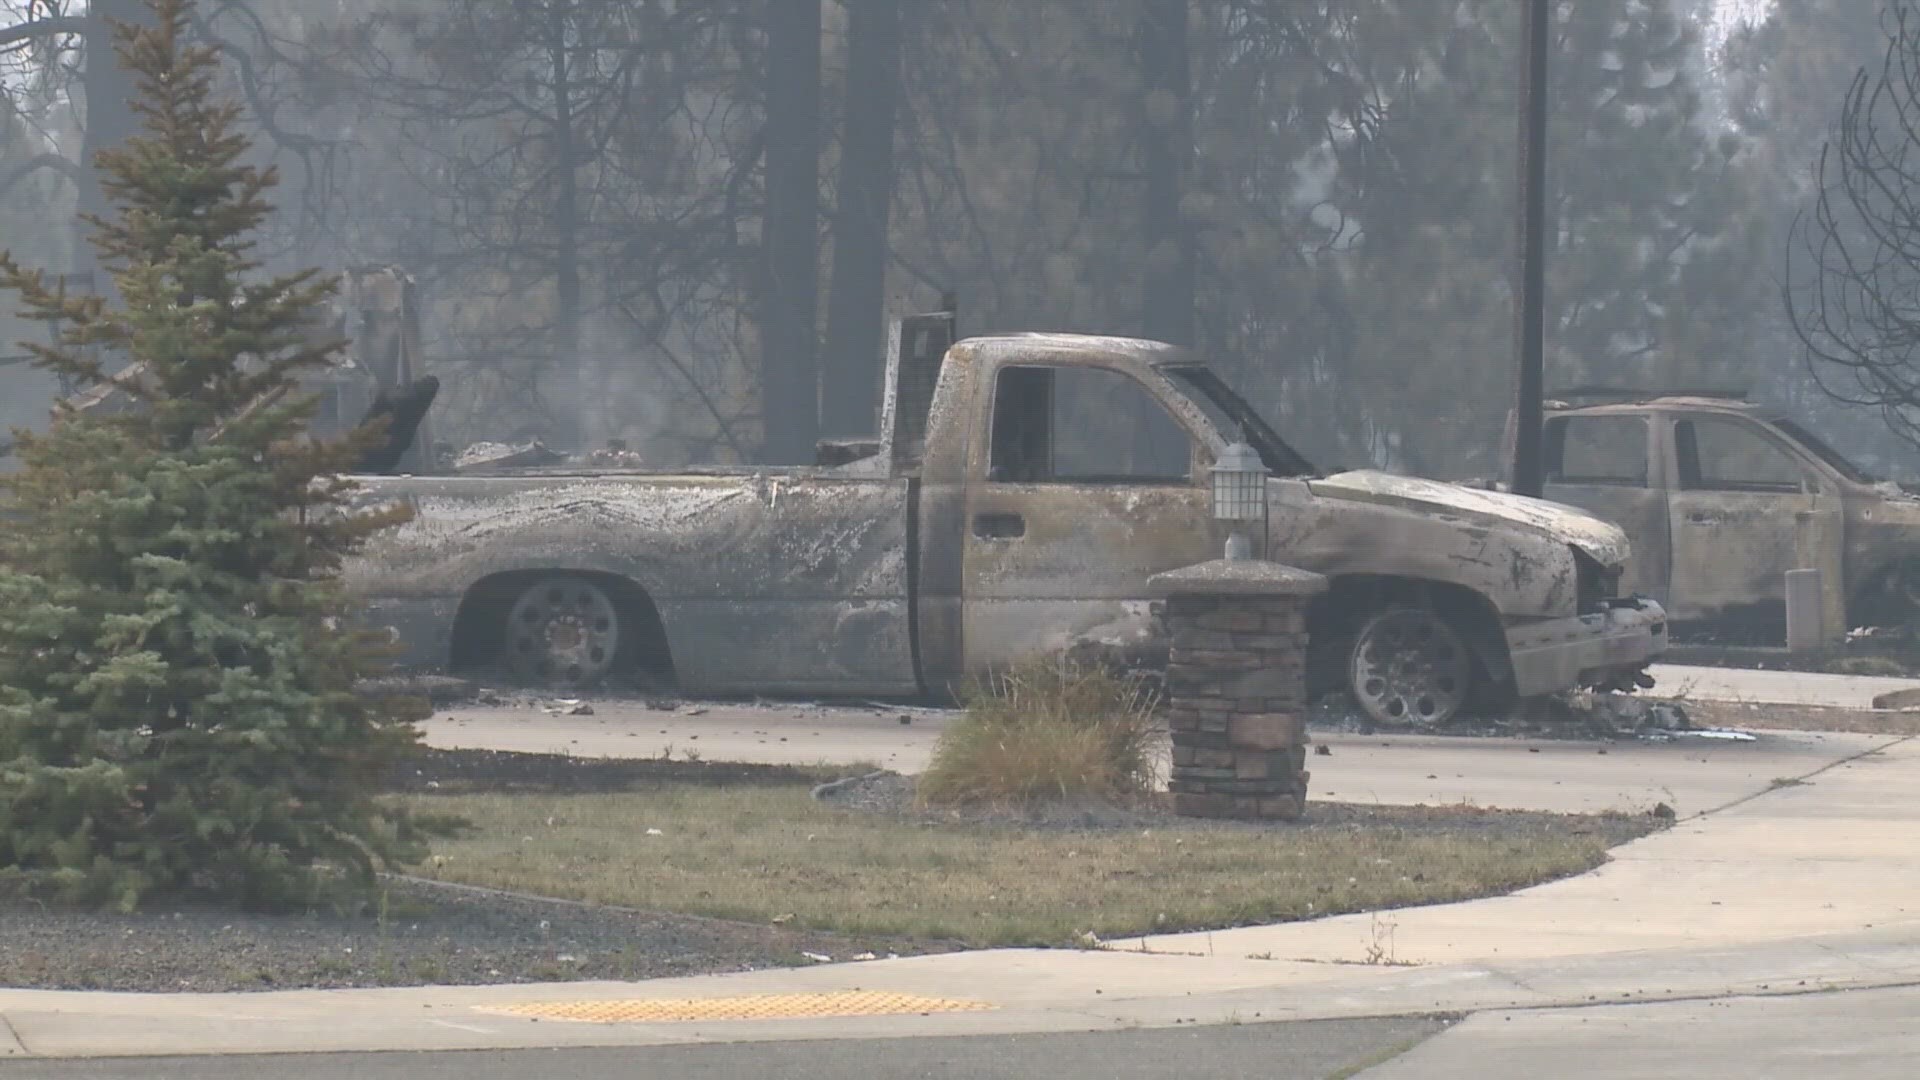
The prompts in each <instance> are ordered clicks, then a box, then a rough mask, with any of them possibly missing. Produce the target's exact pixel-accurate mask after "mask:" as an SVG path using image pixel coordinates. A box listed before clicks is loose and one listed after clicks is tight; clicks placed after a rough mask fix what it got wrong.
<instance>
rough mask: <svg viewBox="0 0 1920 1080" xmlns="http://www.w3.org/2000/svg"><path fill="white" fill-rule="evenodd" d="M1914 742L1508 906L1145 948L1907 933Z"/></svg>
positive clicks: (1786, 781) (1919, 756)
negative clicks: (1904, 929)
mask: <svg viewBox="0 0 1920 1080" xmlns="http://www.w3.org/2000/svg"><path fill="white" fill-rule="evenodd" d="M1916 777H1920V741H1915V740H1913V739H1904V740H1901V741H1899V742H1896V743H1893V744H1891V745H1889V746H1887V747H1885V748H1884V749H1881V750H1878V751H1875V752H1873V753H1869V754H1866V755H1863V756H1860V757H1856V758H1852V759H1849V760H1846V761H1843V762H1840V763H1839V764H1836V765H1834V766H1833V767H1831V768H1829V769H1827V770H1825V771H1822V772H1819V773H1815V774H1813V775H1811V776H1808V777H1806V778H1804V779H1801V778H1795V777H1791V776H1784V775H1783V776H1782V777H1781V778H1780V779H1781V782H1782V785H1783V786H1780V787H1777V788H1775V789H1773V790H1770V791H1768V792H1767V793H1766V794H1763V795H1760V796H1756V797H1755V798H1752V799H1750V800H1747V801H1744V802H1741V803H1738V804H1736V805H1734V806H1731V807H1729V808H1727V809H1725V810H1721V811H1719V812H1717V813H1714V814H1712V815H1710V816H1707V817H1704V818H1695V819H1692V820H1689V821H1683V822H1681V823H1679V824H1678V825H1676V826H1675V827H1674V828H1672V829H1669V830H1667V831H1665V832H1661V833H1656V834H1654V835H1652V836H1648V837H1645V838H1642V839H1640V840H1636V841H1634V842H1632V843H1629V844H1626V845H1623V846H1622V847H1620V848H1618V849H1616V850H1615V851H1614V852H1613V858H1612V860H1611V861H1610V862H1608V863H1607V864H1606V865H1604V866H1602V867H1600V868H1599V869H1597V870H1595V871H1593V872H1591V873H1587V874H1582V875H1580V876H1578V877H1574V878H1567V879H1564V880H1561V881H1555V882H1549V883H1547V884H1545V885H1539V886H1535V887H1534V888H1531V889H1524V890H1522V891H1520V892H1517V893H1514V894H1512V895H1509V896H1503V897H1497V898H1494V899H1489V900H1476V901H1472V902H1469V903H1463V904H1447V905H1437V906H1433V907H1424V908H1413V909H1407V910H1403V911H1397V912H1391V913H1381V914H1375V915H1359V916H1341V917H1337V918H1331V919H1320V920H1316V921H1314V922H1308V923H1291V924H1287V925H1283V926H1265V927H1247V928H1243V929H1237V930H1224V931H1217V932H1213V933H1206V934H1174V935H1163V936H1157V937H1149V938H1146V939H1143V940H1142V941H1140V942H1136V943H1135V944H1136V945H1137V946H1138V947H1141V948H1145V949H1148V950H1152V951H1156V952H1184V953H1194V954H1213V953H1226V954H1229V955H1247V954H1261V955H1272V956H1274V957H1276V958H1280V959H1287V960H1312V961H1320V962H1325V963H1360V962H1365V961H1366V960H1368V959H1369V958H1372V957H1376V956H1379V957H1382V958H1384V959H1387V960H1390V961H1397V962H1405V963H1417V964H1447V963H1461V962H1468V961H1475V960H1486V959H1496V958H1497V959H1510V958H1516V957H1525V958H1546V957H1565V956H1579V955H1591V954H1597V953H1616V952H1630V951H1639V950H1655V949H1685V948H1698V947H1703V946H1731V945H1740V944H1755V943H1763V942H1772V941H1781V940H1786V939H1790V938H1795V937H1811V936H1816V935H1821V934H1833V933H1851V932H1864V931H1868V930H1873V929H1876V928H1887V927H1896V926H1910V927H1913V928H1915V930H1916V932H1920V800H1916V799H1914V798H1913V795H1912V790H1913V788H1912V785H1913V781H1914V779H1915V778H1916Z"/></svg>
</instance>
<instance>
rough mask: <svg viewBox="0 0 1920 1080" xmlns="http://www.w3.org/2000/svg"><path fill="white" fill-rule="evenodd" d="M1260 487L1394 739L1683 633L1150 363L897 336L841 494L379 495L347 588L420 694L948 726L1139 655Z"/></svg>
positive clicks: (793, 473) (1542, 520) (1614, 553)
mask: <svg viewBox="0 0 1920 1080" xmlns="http://www.w3.org/2000/svg"><path fill="white" fill-rule="evenodd" d="M1237 440H1244V441H1245V442H1247V443H1249V444H1250V445H1251V446H1252V447H1253V449H1254V450H1255V451H1256V452H1257V453H1258V455H1259V457H1260V459H1261V461H1262V463H1263V464H1264V465H1265V466H1266V468H1267V469H1268V470H1270V472H1271V478H1270V479H1269V481H1268V484H1267V493H1268V504H1269V510H1268V518H1269V520H1268V524H1267V528H1266V529H1265V530H1264V535H1263V536H1261V537H1259V539H1258V541H1257V542H1256V543H1255V545H1254V546H1255V552H1254V553H1255V555H1257V556H1264V557H1267V558H1271V559H1274V560H1277V561H1282V562H1286V563H1290V564H1294V565H1298V566H1302V567H1308V568H1311V569H1314V570H1317V571H1320V572H1322V573H1324V574H1327V575H1330V576H1331V577H1332V579H1333V587H1332V589H1331V591H1330V592H1329V593H1328V594H1327V595H1326V596H1324V597H1323V598H1321V599H1320V601H1319V602H1318V603H1317V604H1316V606H1315V608H1314V610H1313V611H1312V613H1311V616H1310V619H1311V627H1310V628H1311V633H1312V635H1313V639H1314V641H1315V643H1316V648H1315V655H1314V658H1313V659H1312V662H1311V665H1310V666H1311V669H1312V670H1311V672H1310V675H1311V678H1312V680H1313V681H1314V683H1315V684H1316V685H1317V686H1318V687H1319V688H1320V689H1322V690H1346V691H1348V692H1350V693H1352V695H1353V696H1354V698H1355V699H1356V700H1357V702H1358V703H1359V704H1360V705H1361V706H1362V707H1364V708H1365V709H1366V710H1368V711H1369V712H1370V713H1372V714H1374V715H1375V716H1377V717H1379V718H1382V719H1385V720H1399V721H1412V722H1423V723H1438V722H1442V721H1445V720H1446V719H1448V718H1450V717H1452V716H1453V715H1455V714H1456V713H1458V712H1459V711H1460V710H1461V709H1463V708H1468V707H1470V706H1475V705H1485V706H1496V705H1498V704H1499V703H1500V702H1502V701H1507V700H1512V699H1514V698H1516V697H1525V696H1533V695H1541V694H1548V693H1552V692H1556V691H1561V690H1568V689H1572V688H1575V687H1580V686H1608V687H1612V686H1627V685H1631V683H1632V682H1633V681H1634V679H1635V678H1636V676H1638V675H1640V673H1641V672H1642V671H1643V668H1644V666H1645V664H1646V663H1647V662H1648V661H1649V660H1650V659H1651V658H1653V657H1654V656H1656V655H1657V654H1659V653H1660V652H1661V651H1662V650H1663V649H1664V648H1665V646H1666V630H1665V615H1664V613H1663V612H1662V610H1661V609H1660V607H1659V606H1658V605H1657V604H1655V603H1652V602H1650V601H1642V600H1636V599H1620V598H1617V597H1616V596H1615V595H1614V593H1613V591H1612V586H1613V584H1614V583H1615V582H1616V581H1617V579H1618V576H1619V573H1620V570H1621V567H1622V564H1623V563H1625V561H1626V559H1627V555H1628V548H1627V544H1626V540H1625V537H1624V536H1623V535H1622V533H1621V531H1620V530H1619V529H1617V528H1615V527H1613V526H1611V525H1608V524H1605V523H1603V522H1601V521H1599V520H1598V519H1595V518H1593V517H1590V516H1588V515H1587V514H1585V513H1582V512H1580V511H1577V510H1573V509H1570V508H1567V507H1562V506H1555V505H1553V504H1550V503H1546V502H1540V501H1537V500H1530V499H1524V498H1519V497H1516V496H1512V495H1506V494H1502V493H1499V492H1489V491H1475V490H1470V489H1467V488H1463V487H1458V486H1454V485H1449V484H1442V483H1437V482H1431V481H1423V480H1413V479H1406V478H1401V477H1396V476H1390V475H1386V474H1383V473H1376V472H1348V473H1342V474H1339V475H1335V476H1320V475H1318V473H1317V472H1316V470H1315V469H1314V468H1313V467H1312V466H1311V465H1310V464H1309V463H1308V462H1307V461H1306V460H1304V459H1303V458H1302V457H1301V456H1300V455H1299V454H1297V453H1295V452H1294V451H1293V450H1292V449H1290V448H1289V447H1288V446H1287V445H1286V443H1284V442H1283V441H1282V440H1281V439H1280V438H1279V436H1278V435H1276V434H1275V433H1274V432H1273V430H1272V429H1271V428H1270V427H1269V426H1268V425H1267V424H1266V423H1265V422H1263V421H1262V420H1261V418H1260V417H1259V416H1258V415H1257V414H1256V413H1255V412H1254V410H1253V409H1252V408H1250V407H1249V406H1248V405H1247V404H1246V402H1245V401H1244V400H1243V399H1241V398H1240V397H1238V396H1237V395H1235V394H1234V393H1233V392H1232V391H1231V390H1229V389H1228V387H1227V386H1226V385H1225V384H1224V383H1223V382H1222V380H1221V379H1220V378H1218V377H1217V376H1216V375H1215V374H1214V373H1213V372H1211V371H1210V370H1209V369H1208V368H1206V367H1205V366H1203V365H1202V364H1200V363H1198V362H1196V361H1195V360H1193V359H1192V358H1190V357H1189V356H1188V354H1186V353H1184V352H1182V351H1181V350H1178V349H1175V348H1173V347H1170V346H1166V345H1160V344H1156V343H1152V342H1146V341H1135V340H1128V339H1121V338H1107V337H1086V336H1075V335H1065V334H1019V335H1008V336H998V337H980V338H972V339H968V340H964V341H959V342H957V343H956V342H954V340H953V331H952V321H951V318H950V317H941V316H924V317H916V318H912V319H908V320H904V321H903V322H902V323H901V324H899V325H898V326H897V327H896V331H895V334H894V344H893V347H892V350H891V356H890V359H889V363H888V378H887V385H886V387H885V397H884V408H883V415H882V418H881V434H880V437H879V439H878V440H877V441H875V442H873V443H871V444H868V445H861V446H852V447H849V446H847V445H844V444H842V445H836V446H833V447H829V448H827V449H828V450H830V451H831V455H832V456H831V458H830V460H832V461H835V462H838V463H837V464H830V465H821V466H815V467H807V468H786V469H777V468H746V469H731V470H708V471H698V472H686V473H679V474H661V473H648V472H644V471H639V470H618V469H591V468H580V467H571V466H567V465H556V466H549V467H543V468H533V469H524V470H502V471H498V472H495V473H492V474H485V475H459V476H381V477H369V478H366V480H365V485H366V496H367V497H368V498H369V499H373V500H378V501H389V502H390V501H393V500H404V501H406V502H408V503H410V504H411V505H412V507H413V509H414V511H415V516H414V518H413V520H412V521H411V522H410V523H408V524H407V525H405V526H403V527H401V528H399V529H397V530H395V531H393V532H391V533H389V534H386V535H384V536H383V537H382V538H381V539H379V540H378V541H377V542H376V543H375V544H374V545H373V546H372V547H371V548H370V549H369V550H368V551H367V552H366V553H365V555H364V556H363V557H361V558H359V559H358V560H356V561H355V562H354V563H352V564H351V565H350V566H349V567H348V569H347V578H348V583H349V584H350V586H351V587H352V588H353V589H355V590H356V591H357V593H358V595H359V596H361V597H362V598H363V599H364V603H365V606H366V609H367V611H368V613H369V615H370V616H371V617H372V618H373V619H374V620H376V622H377V623H378V624H380V625H386V626H390V627H392V628H394V630H395V631H396V632H397V633H398V635H399V637H400V638H401V640H402V641H404V642H405V643H406V645H407V646H408V647H410V649H411V651H412V654H413V656H414V657H415V659H416V661H417V662H419V663H421V664H424V665H427V666H429V667H437V668H447V667H451V668H453V669H456V670H457V669H462V668H465V669H479V670H502V669H504V670H505V671H507V672H510V673H512V674H513V675H515V676H517V677H518V678H520V679H522V680H524V681H528V682H534V683H541V684H547V685H556V684H557V685H583V684H591V683H594V682H597V681H601V680H609V679H633V680H639V681H643V682H649V683H653V684H663V685H664V684H672V685H677V686H678V687H679V688H682V689H684V690H688V691H694V692H713V693H759V694H770V695H822V696H841V695H863V696H883V695H922V694H931V695H936V696H939V695H943V694H945V693H946V692H948V691H950V690H951V689H952V688H954V687H955V686H956V684H958V683H960V682H961V681H962V680H965V679H966V678H968V677H969V676H972V675H975V674H977V673H981V672H984V671H988V670H992V669H994V668H995V667H997V666H1000V665H1004V664H1007V663H1008V662H1010V661H1013V660H1015V659H1016V658H1018V657H1020V656H1022V655H1023V654H1028V653H1032V652H1037V651H1046V650H1057V649H1063V648H1070V647H1073V646H1075V645H1077V644H1081V643H1084V642H1102V643H1110V644H1118V645H1123V646H1124V645H1128V644H1139V643H1143V642H1146V643H1150V642H1151V639H1152V636H1153V634H1154V633H1155V629H1154V627H1155V620H1154V618H1153V616H1152V612H1151V610H1150V604H1149V602H1148V600H1147V596H1148V592H1147V588H1146V581H1147V579H1148V578H1149V577H1150V576H1152V575H1153V574H1155V573H1158V572H1160V571H1163V570H1169V569H1173V568H1176V567H1180V566H1184V565H1188V564H1193V563H1198V562H1203V561H1206V560H1209V559H1213V558H1217V557H1218V556H1219V554H1220V551H1221V547H1222V543H1223V541H1224V539H1225V538H1226V532H1225V523H1216V522H1215V521H1214V520H1213V518H1212V514H1211V508H1210V501H1209V484H1208V470H1209V468H1210V466H1211V465H1212V464H1213V463H1214V462H1215V461H1216V460H1217V459H1218V457H1219V455H1220V454H1221V453H1222V451H1223V450H1224V449H1225V448H1226V447H1227V446H1228V445H1229V444H1230V443H1232V442H1234V441H1237Z"/></svg>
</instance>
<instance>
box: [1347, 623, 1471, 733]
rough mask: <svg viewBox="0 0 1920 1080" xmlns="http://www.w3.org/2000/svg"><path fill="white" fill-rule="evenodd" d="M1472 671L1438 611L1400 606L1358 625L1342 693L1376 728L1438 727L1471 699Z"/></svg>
mask: <svg viewBox="0 0 1920 1080" xmlns="http://www.w3.org/2000/svg"><path fill="white" fill-rule="evenodd" d="M1477 674H1478V669H1477V666H1476V664H1475V661H1474V658H1473V652H1472V650H1471V649H1469V648H1468V647H1467V643H1466V639H1465V638H1463V637H1461V635H1460V632H1459V631H1458V630H1455V629H1454V628H1453V627H1452V626H1451V625H1449V624H1448V623H1447V621H1446V619H1445V618H1443V617H1442V616H1441V615H1440V613H1439V612H1437V611H1434V610H1433V609H1432V608H1428V607H1416V606H1410V605H1401V606H1394V607H1389V608H1385V609H1383V610H1381V611H1379V612H1378V613H1376V614H1374V615H1372V616H1371V617H1369V618H1367V619H1366V620H1365V621H1364V622H1362V623H1361V624H1360V629H1359V631H1358V632H1357V633H1356V634H1355V635H1354V638H1353V649H1352V651H1351V652H1349V653H1348V657H1347V681H1348V689H1349V690H1350V691H1351V693H1352V694H1353V700H1354V702H1355V703H1356V704H1358V705H1359V706H1360V708H1361V709H1363V710H1364V711H1365V712H1366V714H1367V715H1368V716H1369V717H1370V718H1371V719H1372V720H1373V721H1374V722H1375V723H1377V724H1382V725H1387V726H1397V725H1412V726H1414V727H1438V726H1440V725H1443V724H1445V723H1447V722H1448V721H1450V720H1452V719H1453V718H1454V717H1456V716H1458V715H1459V714H1460V711H1461V709H1463V708H1464V707H1466V705H1467V703H1468V702H1469V701H1471V700H1473V699H1474V693H1475V685H1474V684H1475V681H1476V675H1477Z"/></svg>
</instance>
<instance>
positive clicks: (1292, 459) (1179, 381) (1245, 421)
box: [1160, 364, 1321, 477]
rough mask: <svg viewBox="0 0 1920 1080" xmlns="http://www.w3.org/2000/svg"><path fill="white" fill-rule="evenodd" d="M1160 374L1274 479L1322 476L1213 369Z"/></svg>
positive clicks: (1171, 369) (1182, 367)
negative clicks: (1254, 455)
mask: <svg viewBox="0 0 1920 1080" xmlns="http://www.w3.org/2000/svg"><path fill="white" fill-rule="evenodd" d="M1160 373H1161V374H1163V375H1165V376H1167V377H1168V378H1169V379H1171V380H1172V382H1173V387H1174V389H1175V390H1176V391H1179V392H1180V393H1181V394H1182V396H1184V397H1185V398H1186V399H1187V400H1189V401H1191V402H1193V404H1194V406H1195V407H1196V408H1198V409H1199V410H1200V411H1201V412H1203V413H1205V414H1206V416H1207V419H1208V420H1211V421H1212V422H1213V425H1214V426H1215V427H1216V428H1218V429H1220V433H1221V434H1222V435H1224V436H1226V437H1227V438H1229V439H1233V438H1236V437H1237V438H1243V439H1245V440H1246V441H1247V445H1249V446H1251V447H1253V449H1254V452H1255V453H1257V454H1259V455H1260V461H1261V462H1262V463H1263V464H1265V465H1266V467H1267V470H1268V471H1269V472H1271V473H1273V475H1275V476H1289V477H1304V476H1319V475H1321V473H1320V470H1318V469H1316V468H1314V467H1313V463H1312V462H1310V461H1308V460H1307V459H1306V458H1304V457H1301V456H1300V455H1299V454H1298V453H1297V452H1295V450H1294V449H1293V447H1291V446H1288V445H1287V444H1286V442H1285V441H1284V440H1282V439H1281V438H1280V436H1279V435H1278V434H1276V433H1275V432H1274V430H1273V428H1271V427H1269V426H1267V422H1266V421H1265V420H1263V419H1261V417H1260V414H1259V413H1258V412H1256V411H1254V408H1253V406H1252V405H1249V404H1247V401H1246V399H1245V398H1243V397H1241V396H1240V395H1239V394H1236V393H1234V392H1233V390H1232V388H1230V387H1228V386H1227V384H1226V383H1225V382H1224V381H1223V380H1222V379H1221V378H1220V376H1219V375H1216V374H1214V372H1213V371H1212V369H1210V368H1206V367H1202V366H1200V365H1198V364H1178V365H1174V364H1169V365H1167V366H1164V367H1162V368H1161V369H1160Z"/></svg>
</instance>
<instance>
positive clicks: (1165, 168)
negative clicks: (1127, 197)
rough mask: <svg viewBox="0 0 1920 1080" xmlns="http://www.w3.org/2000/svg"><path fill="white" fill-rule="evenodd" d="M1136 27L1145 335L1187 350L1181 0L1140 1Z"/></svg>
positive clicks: (1187, 156) (1188, 90)
mask: <svg viewBox="0 0 1920 1080" xmlns="http://www.w3.org/2000/svg"><path fill="white" fill-rule="evenodd" d="M1141 3H1142V4H1143V8H1142V11H1141V18H1140V28H1139V41H1140V44H1139V50H1140V71H1141V81H1142V83H1143V87H1142V89H1143V95H1142V96H1143V101H1142V110H1143V112H1144V120H1145V123H1144V129H1145V130H1144V135H1145V143H1146V146H1145V150H1146V155H1145V156H1146V181H1147V199H1146V230H1145V232H1146V241H1147V280H1146V291H1145V292H1144V293H1143V295H1142V297H1141V312H1142V316H1143V323H1144V326H1145V329H1146V334H1147V336H1148V337H1150V338H1154V339H1155V340H1158V341H1165V342H1169V343H1171V344H1174V345H1186V346H1191V345H1193V344H1194V340H1193V325H1194V314H1193V306H1194V283H1193V279H1194V268H1193V266H1194V254H1193V234H1192V230H1191V229H1189V228H1188V227H1187V224H1186V222H1185V221H1184V220H1183V219H1182V217H1181V213H1180V200H1181V195H1182V192H1183V189H1184V188H1185V186H1186V177H1187V171H1188V169H1189V168H1190V167H1191V165H1192V162H1193V90H1192V86H1191V85H1190V78H1189V73H1188V64H1187V0H1141Z"/></svg>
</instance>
